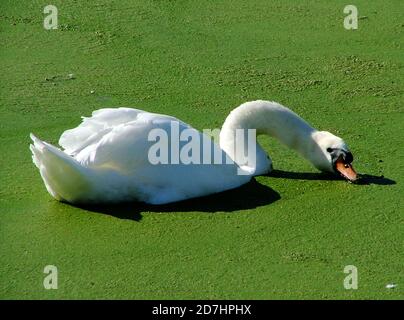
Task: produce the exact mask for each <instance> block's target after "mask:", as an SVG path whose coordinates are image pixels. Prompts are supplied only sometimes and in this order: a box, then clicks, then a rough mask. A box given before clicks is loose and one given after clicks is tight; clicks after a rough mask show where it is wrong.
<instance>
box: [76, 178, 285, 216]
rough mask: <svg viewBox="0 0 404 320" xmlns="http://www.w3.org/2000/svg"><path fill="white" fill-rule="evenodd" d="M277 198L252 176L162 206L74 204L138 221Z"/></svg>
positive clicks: (224, 209) (229, 208)
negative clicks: (224, 188) (155, 214)
mask: <svg viewBox="0 0 404 320" xmlns="http://www.w3.org/2000/svg"><path fill="white" fill-rule="evenodd" d="M280 198H281V197H280V195H279V193H277V192H276V191H274V190H272V189H271V188H270V187H267V186H265V185H262V184H260V183H258V182H257V181H256V180H255V179H252V180H251V181H250V182H249V183H247V184H245V185H243V186H241V187H239V188H236V189H232V190H228V191H224V192H220V193H216V194H213V195H210V196H205V197H200V198H194V199H190V200H184V201H180V202H175V203H170V204H164V205H150V204H146V203H141V202H128V203H122V204H115V205H91V206H88V205H86V206H83V205H82V206H78V207H79V208H82V209H84V210H87V211H91V212H95V213H102V214H106V215H110V216H113V217H116V218H119V219H130V220H134V221H140V220H141V219H142V214H141V213H142V212H158V213H162V212H164V213H167V212H192V211H200V212H207V213H215V212H220V211H221V212H233V211H237V210H245V209H254V208H257V207H260V206H265V205H268V204H271V203H273V202H275V201H277V200H279V199H280Z"/></svg>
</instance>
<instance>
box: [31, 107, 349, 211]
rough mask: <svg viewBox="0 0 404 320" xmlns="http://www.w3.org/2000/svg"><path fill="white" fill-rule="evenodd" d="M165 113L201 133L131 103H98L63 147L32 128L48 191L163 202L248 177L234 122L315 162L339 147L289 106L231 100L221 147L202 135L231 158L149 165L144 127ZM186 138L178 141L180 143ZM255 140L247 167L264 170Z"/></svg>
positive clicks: (159, 123) (326, 164)
mask: <svg viewBox="0 0 404 320" xmlns="http://www.w3.org/2000/svg"><path fill="white" fill-rule="evenodd" d="M172 121H174V122H177V123H178V125H179V128H180V131H182V130H184V129H191V130H193V131H195V134H197V135H199V137H200V138H201V139H202V136H203V134H202V133H200V132H198V131H197V130H195V129H192V128H191V127H190V126H189V125H187V124H185V123H184V122H182V121H180V120H178V119H176V118H174V117H171V116H166V115H160V114H154V113H149V112H145V111H142V110H137V109H131V108H116V109H112V108H108V109H100V110H97V111H94V112H93V113H92V116H91V117H90V118H83V122H82V123H81V124H80V125H79V126H78V127H77V128H74V129H71V130H67V131H65V132H64V133H63V134H62V136H61V137H60V140H59V145H60V146H61V147H62V148H63V150H61V149H59V148H56V147H54V146H52V145H50V144H48V143H46V142H43V141H41V140H40V139H38V138H36V137H35V136H34V135H32V134H31V138H32V140H33V144H32V145H31V146H30V148H31V151H32V154H33V161H34V163H35V165H36V166H37V167H38V168H39V170H40V174H41V176H42V179H43V181H44V183H45V186H46V188H47V190H48V191H49V193H50V194H51V195H52V196H53V197H54V198H55V199H57V200H60V201H66V202H70V203H102V202H121V201H143V202H146V203H151V204H164V203H169V202H175V201H180V200H185V199H189V198H194V197H200V196H204V195H209V194H213V193H217V192H221V191H225V190H228V189H232V188H236V187H239V186H240V185H242V184H245V183H247V182H248V181H249V180H250V179H251V177H252V176H253V174H249V175H246V174H245V175H239V174H237V170H238V169H240V167H239V166H238V165H237V162H238V161H237V160H238V159H237V157H236V156H235V155H234V154H232V151H231V150H232V147H234V145H236V144H237V141H235V140H234V138H232V137H234V135H233V133H234V130H235V129H237V128H242V129H243V128H244V129H245V128H254V129H257V133H258V134H268V135H271V136H274V137H276V138H278V139H279V140H280V141H281V142H283V143H285V144H286V145H288V146H290V147H291V148H294V149H296V150H297V151H298V152H300V153H301V154H302V155H303V156H304V157H306V158H307V159H308V160H310V161H311V162H312V163H313V164H314V165H315V166H316V167H318V168H319V169H321V170H328V171H332V166H331V164H330V163H331V158H330V157H329V155H328V154H327V152H326V151H325V149H326V148H327V147H328V146H330V145H332V146H333V147H345V148H346V146H345V144H344V142H343V141H342V140H341V139H340V138H338V137H335V136H333V135H331V134H329V133H326V132H319V131H317V130H315V129H313V128H311V127H310V126H309V125H308V124H307V123H306V122H305V121H304V120H302V119H301V118H299V117H298V116H297V115H296V114H294V113H293V112H292V111H290V110H289V109H287V108H285V107H283V106H281V105H279V104H277V103H273V102H267V101H254V102H248V103H245V104H243V105H241V106H240V107H238V108H236V109H235V110H233V111H232V113H231V114H230V115H229V117H228V118H227V119H226V121H225V123H224V125H223V128H222V131H221V134H220V147H219V146H218V145H217V144H215V143H214V142H213V141H211V140H209V141H211V142H210V143H211V148H212V149H216V151H217V152H219V153H221V155H222V156H223V157H225V156H226V155H227V156H230V158H232V159H234V160H235V162H236V163H233V164H222V165H220V164H188V165H185V164H175V165H172V164H159V165H153V164H151V163H150V161H149V159H148V151H149V149H150V147H151V145H152V144H153V143H154V142H152V141H148V134H149V132H150V130H151V129H156V128H161V129H163V130H165V131H166V132H168V133H169V132H170V125H171V123H172ZM169 143H170V144H171V137H170V136H169ZM185 143H186V142H180V148H181V147H182V146H183V145H184V144H185ZM220 148H222V149H220ZM256 148H257V154H256V156H257V161H256V163H257V166H256V167H255V168H246V170H247V171H248V169H251V170H250V171H249V172H251V173H252V172H255V174H263V173H267V172H269V171H270V170H271V167H272V166H271V160H270V158H269V157H268V156H267V154H266V153H265V152H264V151H263V149H262V148H261V147H260V146H259V145H258V144H257V146H256ZM212 162H213V161H212Z"/></svg>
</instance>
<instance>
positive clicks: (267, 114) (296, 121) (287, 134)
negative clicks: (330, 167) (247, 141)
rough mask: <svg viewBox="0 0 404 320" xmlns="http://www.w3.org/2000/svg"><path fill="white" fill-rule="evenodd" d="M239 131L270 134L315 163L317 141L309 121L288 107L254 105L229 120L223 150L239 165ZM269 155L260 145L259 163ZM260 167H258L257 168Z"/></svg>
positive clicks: (265, 103) (244, 106) (236, 111)
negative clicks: (314, 151) (246, 130)
mask: <svg viewBox="0 0 404 320" xmlns="http://www.w3.org/2000/svg"><path fill="white" fill-rule="evenodd" d="M237 129H256V132H257V135H260V134H267V135H269V136H271V137H274V138H276V139H278V140H279V141H280V142H282V143H283V144H285V145H286V146H288V147H289V148H291V149H293V150H296V151H297V152H298V153H300V154H301V155H302V156H303V157H305V158H306V159H308V160H309V161H311V162H313V161H312V160H314V159H311V158H312V157H313V153H312V151H313V147H314V145H315V141H314V139H313V133H315V132H316V131H317V130H315V129H314V128H312V127H311V126H310V125H309V124H308V123H307V122H306V121H304V120H303V119H302V118H300V117H299V116H298V115H297V114H295V113H294V112H292V111H291V110H289V109H288V108H286V107H283V106H281V105H280V104H277V103H275V102H268V101H252V102H247V103H244V104H242V105H241V106H239V107H238V108H236V109H234V110H233V111H232V112H231V113H230V115H229V116H228V117H227V118H226V121H225V122H224V124H223V127H222V130H221V133H220V146H221V148H222V149H223V150H224V151H225V152H226V153H227V154H228V155H229V156H230V157H231V158H232V159H233V160H234V161H235V162H236V163H239V161H238V160H239V159H237V157H236V155H235V150H236V149H237V143H238V142H239V141H238V140H237V139H235V137H236V131H237ZM262 155H265V153H264V152H263V150H262V149H261V147H260V146H259V145H257V161H258V162H259V161H260V159H259V157H260V156H262ZM257 165H258V164H257Z"/></svg>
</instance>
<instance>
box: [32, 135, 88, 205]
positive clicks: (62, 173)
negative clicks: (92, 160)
mask: <svg viewBox="0 0 404 320" xmlns="http://www.w3.org/2000/svg"><path fill="white" fill-rule="evenodd" d="M30 137H31V139H32V141H33V144H31V145H30V149H31V152H32V160H33V162H34V164H35V165H36V166H37V167H38V169H39V171H40V173H41V177H42V179H43V181H44V183H45V186H46V189H47V190H48V192H49V193H50V194H51V195H52V196H53V197H54V198H55V199H57V200H59V201H67V202H80V201H81V200H84V199H85V197H86V196H88V195H89V193H90V191H91V186H92V183H91V179H90V172H89V169H88V168H86V167H84V166H82V165H81V164H80V163H79V162H78V161H76V160H75V159H74V158H72V157H71V156H69V155H67V154H66V153H64V152H63V151H61V150H60V149H58V148H56V147H54V146H53V145H51V144H49V143H46V142H44V141H41V140H40V139H38V138H37V137H35V136H34V135H33V134H32V133H31V135H30Z"/></svg>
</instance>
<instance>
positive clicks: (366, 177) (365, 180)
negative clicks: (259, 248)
mask: <svg viewBox="0 0 404 320" xmlns="http://www.w3.org/2000/svg"><path fill="white" fill-rule="evenodd" d="M267 176H268V177H270V178H282V179H296V180H343V178H342V177H338V176H337V175H335V174H332V173H325V172H290V171H282V170H273V171H272V172H271V173H270V174H268V175H267ZM355 184H357V185H369V184H377V185H382V186H386V185H393V184H396V182H395V181H394V180H392V179H389V178H386V177H384V176H373V175H370V174H360V175H359V179H358V180H357V181H356V182H355Z"/></svg>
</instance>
